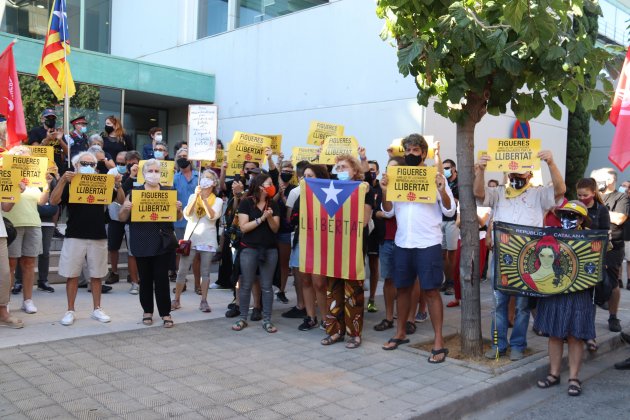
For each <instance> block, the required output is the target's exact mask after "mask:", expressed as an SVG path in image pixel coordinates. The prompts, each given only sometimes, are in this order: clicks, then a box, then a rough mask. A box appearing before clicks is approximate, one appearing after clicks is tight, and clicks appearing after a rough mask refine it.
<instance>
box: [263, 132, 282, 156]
mask: <svg viewBox="0 0 630 420" xmlns="http://www.w3.org/2000/svg"><path fill="white" fill-rule="evenodd" d="M259 136H263V137H267V138H268V139H271V150H273V154H274V155H279V154H280V153H281V152H282V134H259Z"/></svg>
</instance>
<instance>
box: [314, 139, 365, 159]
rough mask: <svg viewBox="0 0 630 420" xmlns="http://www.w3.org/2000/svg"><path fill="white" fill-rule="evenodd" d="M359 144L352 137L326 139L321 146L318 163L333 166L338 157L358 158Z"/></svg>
mask: <svg viewBox="0 0 630 420" xmlns="http://www.w3.org/2000/svg"><path fill="white" fill-rule="evenodd" d="M358 149H359V142H358V141H357V139H356V138H354V136H348V137H334V136H331V137H327V138H326V140H324V144H322V153H321V154H320V155H319V163H322V164H324V165H334V164H335V163H336V162H335V159H336V158H337V156H339V155H352V156H354V157H355V158H358V157H359V150H358Z"/></svg>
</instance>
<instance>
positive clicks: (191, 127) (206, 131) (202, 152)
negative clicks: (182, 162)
mask: <svg viewBox="0 0 630 420" xmlns="http://www.w3.org/2000/svg"><path fill="white" fill-rule="evenodd" d="M217 124H218V114H217V106H216V105H188V159H190V160H215V155H216V148H217Z"/></svg>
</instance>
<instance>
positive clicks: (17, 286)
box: [11, 283, 22, 295]
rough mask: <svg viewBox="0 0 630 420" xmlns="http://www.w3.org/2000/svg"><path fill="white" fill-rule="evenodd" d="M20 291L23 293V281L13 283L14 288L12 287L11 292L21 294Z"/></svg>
mask: <svg viewBox="0 0 630 420" xmlns="http://www.w3.org/2000/svg"><path fill="white" fill-rule="evenodd" d="M20 293H22V284H21V283H15V284H14V285H13V288H12V289H11V294H14V295H19V294H20Z"/></svg>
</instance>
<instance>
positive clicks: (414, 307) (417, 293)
mask: <svg viewBox="0 0 630 420" xmlns="http://www.w3.org/2000/svg"><path fill="white" fill-rule="evenodd" d="M418 307H419V309H418ZM418 311H420V312H426V311H427V303H426V300H425V298H424V291H423V290H422V289H420V282H419V281H415V282H414V283H413V289H411V306H410V307H409V315H408V316H407V321H409V322H411V323H413V322H415V321H416V314H417V313H418ZM398 319H401V318H400V313H398Z"/></svg>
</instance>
